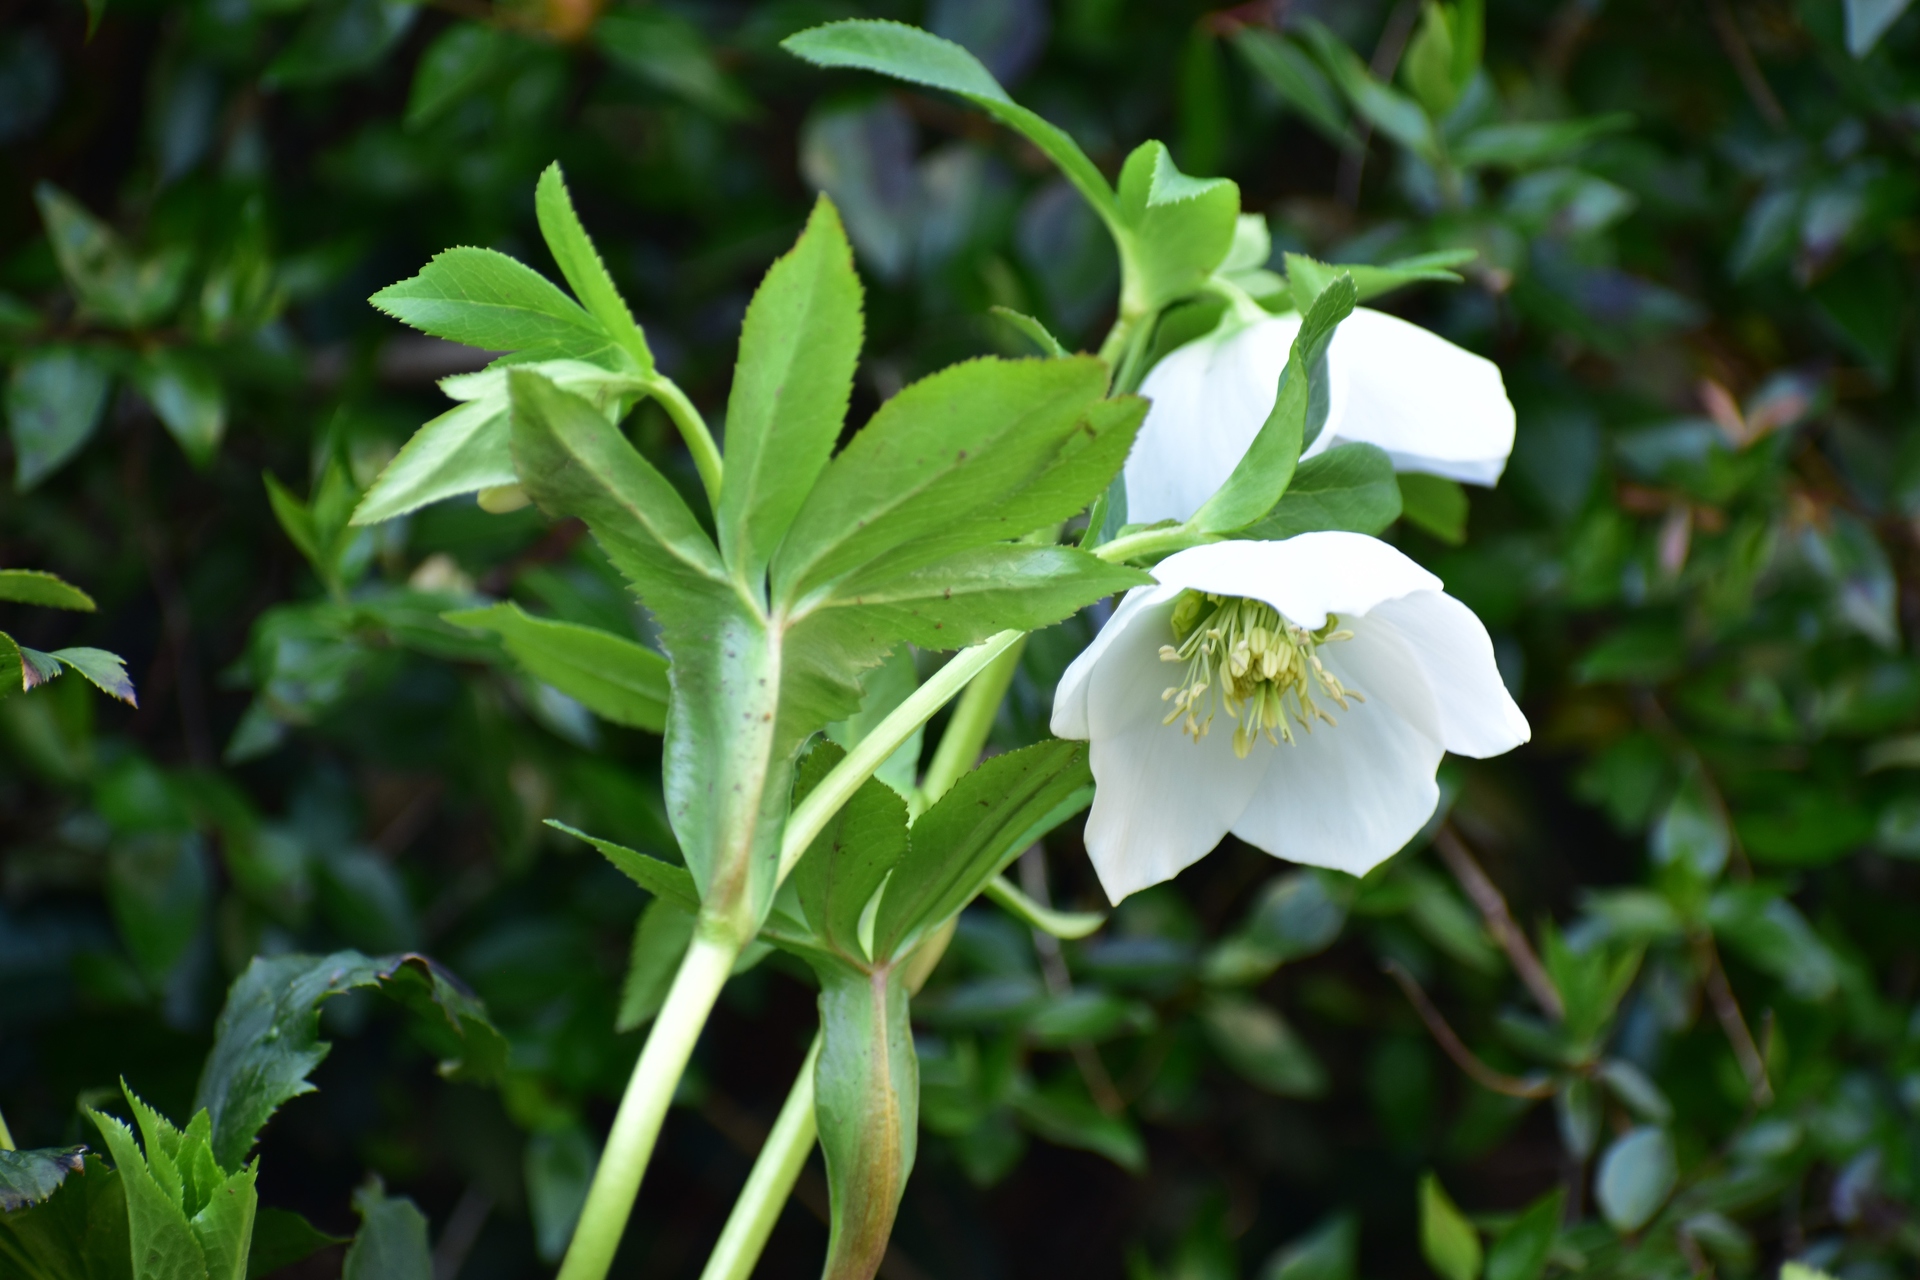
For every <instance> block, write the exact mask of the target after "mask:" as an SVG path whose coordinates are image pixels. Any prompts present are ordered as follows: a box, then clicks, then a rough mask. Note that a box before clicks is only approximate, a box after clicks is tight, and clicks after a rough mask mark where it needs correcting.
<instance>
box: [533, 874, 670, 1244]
mask: <svg viewBox="0 0 1920 1280" xmlns="http://www.w3.org/2000/svg"><path fill="white" fill-rule="evenodd" d="M614 847H615V848H618V847H619V846H617V845H616V846H614ZM635 856H636V857H639V856H641V855H638V854H636V855H635ZM647 861H649V862H651V861H653V859H651V858H649V859H647ZM614 865H615V866H620V865H621V864H620V863H619V862H618V861H615V862H614ZM663 865H664V864H663ZM624 869H625V868H624V867H622V870H624ZM674 870H676V871H677V870H679V868H677V867H676V868H674ZM643 883H644V882H643ZM688 902H691V904H692V905H690V906H689V905H687V903H688ZM699 909H700V899H699V898H698V896H696V895H695V894H694V892H693V880H692V877H688V879H687V883H686V900H685V901H681V900H676V899H673V898H669V897H667V896H666V895H664V894H661V895H659V896H657V897H655V898H654V900H653V901H651V902H649V903H648V904H647V906H646V909H645V910H644V911H642V912H641V913H640V919H639V920H638V921H637V922H636V923H635V924H634V927H633V948H632V951H631V953H630V954H629V955H628V957H627V977H626V981H625V982H623V983H622V984H621V986H620V1012H619V1014H618V1015H617V1016H616V1017H615V1018H614V1022H613V1029H614V1030H615V1031H635V1030H638V1029H639V1028H641V1027H644V1026H646V1025H647V1023H649V1022H651V1021H653V1018H654V1015H655V1014H657V1013H659V1012H660V1006H661V1005H663V1004H665V1003H666V1001H667V989H668V988H669V987H671V986H672V985H673V977H674V974H676V973H677V972H679V969H680V961H681V958H682V957H684V956H685V955H686V954H687V944H688V943H690V942H692V941H693V925H694V912H696V911H698V910H699ZM569 1225H571V1224H569ZM565 1243H566V1242H565V1241H564V1240H563V1241H561V1244H562V1247H564V1246H565Z"/></svg>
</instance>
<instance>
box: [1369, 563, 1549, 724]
mask: <svg viewBox="0 0 1920 1280" xmlns="http://www.w3.org/2000/svg"><path fill="white" fill-rule="evenodd" d="M1365 625H1366V628H1367V630H1368V631H1369V632H1376V633H1377V632H1380V631H1388V630H1391V631H1392V632H1393V633H1394V634H1395V635H1397V636H1398V637H1399V639H1400V641H1401V642H1402V644H1403V645H1404V646H1405V652H1406V653H1407V655H1408V656H1409V658H1410V659H1411V661H1413V662H1415V663H1417V664H1418V667H1419V672H1420V675H1421V677H1422V679H1423V680H1424V682H1425V683H1426V685H1427V686H1428V687H1429V688H1430V689H1432V691H1433V698H1434V702H1435V705H1436V707H1437V709H1438V712H1439V735H1438V736H1439V738H1440V742H1441V744H1442V745H1444V746H1445V747H1446V749H1447V750H1449V751H1452V752H1454V753H1456V754H1458V755H1463V756H1473V757H1475V758H1478V759H1485V758H1486V757H1488V756H1497V755H1499V754H1501V753H1502V752H1505V751H1511V750H1513V749H1514V748H1515V747H1517V746H1519V745H1520V744H1521V743H1523V742H1526V741H1527V740H1528V739H1530V738H1531V737H1532V736H1533V731H1532V729H1531V728H1529V726H1528V725H1527V718H1526V716H1524V715H1522V714H1521V713H1520V708H1519V707H1518V706H1516V705H1515V704H1514V701H1513V697H1512V695H1511V694H1509V693H1508V692H1507V686H1506V682H1505V681H1503V680H1501V678H1500V668H1499V666H1498V665H1497V664H1496V663H1495V662H1494V660H1493V641H1492V640H1491V639H1489V638H1488V636H1487V629H1486V627H1485V626H1484V625H1482V624H1481V622H1480V619H1479V618H1477V617H1475V616H1474V613H1473V610H1471V609H1469V608H1467V606H1465V605H1464V604H1461V603H1460V602H1459V601H1458V600H1455V599H1454V598H1453V597H1452V596H1450V595H1446V594H1443V593H1441V592H1425V591H1423V592H1419V593H1416V594H1414V595H1409V596H1403V597H1401V598H1400V599H1398V600H1388V601H1386V602H1384V603H1382V604H1380V605H1379V606H1377V607H1376V608H1374V610H1373V611H1372V612H1370V613H1369V614H1368V615H1367V617H1366V623H1365ZM1359 629H1360V628H1358V627H1356V628H1355V631H1356V633H1357V632H1358V631H1359ZM1355 638H1356V639H1358V638H1359V637H1358V635H1357V634H1356V637H1355ZM1336 647H1337V646H1336Z"/></svg>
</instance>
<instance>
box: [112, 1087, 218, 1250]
mask: <svg viewBox="0 0 1920 1280" xmlns="http://www.w3.org/2000/svg"><path fill="white" fill-rule="evenodd" d="M88 1114H89V1115H90V1116H91V1117H92V1119H93V1122H94V1124H95V1125H97V1126H98V1127H99V1129H100V1135H101V1137H103V1138H105V1139H106V1143H107V1150H108V1151H109V1152H110V1153H111V1154H112V1156H113V1164H114V1169H115V1171H116V1172H117V1173H118V1174H119V1175H120V1185H121V1186H122V1187H123V1188H124V1189H125V1192H126V1206H127V1235H128V1244H129V1247H130V1249H131V1252H132V1257H133V1271H134V1274H135V1276H137V1277H138V1278H139V1280H148V1277H167V1278H168V1280H171V1277H174V1276H179V1277H182V1280H200V1277H203V1276H206V1274H207V1260H206V1255H205V1254H204V1253H202V1252H201V1249H200V1242H199V1241H198V1240H197V1239H195V1238H194V1234H193V1228H192V1227H191V1226H189V1225H188V1224H187V1214H186V1210H185V1209H184V1208H183V1207H182V1205H181V1203H180V1198H179V1197H180V1194H181V1192H180V1190H179V1188H178V1183H177V1178H178V1172H177V1170H171V1169H170V1170H169V1171H170V1172H173V1173H174V1178H175V1185H174V1186H173V1187H172V1188H168V1187H165V1186H163V1185H162V1183H161V1182H159V1181H158V1180H156V1178H155V1176H154V1170H153V1169H152V1168H150V1167H149V1165H148V1161H147V1159H146V1158H145V1157H144V1156H142V1154H141V1152H140V1147H139V1144H138V1143H136V1142H135V1141H134V1138H133V1130H131V1129H129V1128H128V1127H127V1126H126V1125H125V1124H124V1123H123V1122H121V1121H120V1120H118V1119H116V1118H114V1117H113V1116H109V1115H103V1114H101V1113H100V1112H98V1111H94V1112H89V1113H88ZM161 1159H162V1160H163V1161H164V1160H166V1157H165V1156H164V1154H162V1155H161ZM169 1163H170V1162H169Z"/></svg>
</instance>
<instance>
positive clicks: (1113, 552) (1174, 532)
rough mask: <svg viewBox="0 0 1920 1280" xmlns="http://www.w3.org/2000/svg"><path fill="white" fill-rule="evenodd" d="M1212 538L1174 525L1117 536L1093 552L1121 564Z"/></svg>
mask: <svg viewBox="0 0 1920 1280" xmlns="http://www.w3.org/2000/svg"><path fill="white" fill-rule="evenodd" d="M1208 541H1211V539H1209V538H1207V537H1206V536H1204V535H1200V534H1195V533H1193V532H1192V531H1191V530H1189V529H1188V528H1187V527H1186V526H1185V525H1179V524H1176V525H1172V526H1170V527H1168V528H1165V529H1141V530H1139V531H1138V532H1136V533H1129V534H1127V535H1126V536H1124V537H1119V538H1115V539H1114V540H1113V541H1112V542H1108V543H1104V544H1102V545H1100V546H1098V547H1095V548H1094V551H1093V554H1094V555H1096V556H1099V557H1100V558H1101V559H1102V560H1105V561H1106V562H1107V563H1108V564H1120V563H1123V562H1124V561H1127V560H1133V559H1136V558H1138V557H1140V556H1150V555H1154V554H1156V553H1158V552H1163V551H1169V552H1170V551H1184V550H1185V549H1186V548H1188V547H1191V546H1194V545H1196V544H1198V543H1201V542H1208Z"/></svg>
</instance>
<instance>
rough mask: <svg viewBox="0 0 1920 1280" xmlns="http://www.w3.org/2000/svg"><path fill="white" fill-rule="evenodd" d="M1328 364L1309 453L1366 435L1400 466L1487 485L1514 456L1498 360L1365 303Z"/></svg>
mask: <svg viewBox="0 0 1920 1280" xmlns="http://www.w3.org/2000/svg"><path fill="white" fill-rule="evenodd" d="M1281 359H1282V360H1283V361H1284V360H1285V356H1284V355H1283V356H1282V357H1281ZM1327 366H1328V371H1329V373H1330V374H1331V377H1332V386H1331V388H1330V392H1331V394H1330V396H1329V399H1328V409H1327V424H1326V427H1325V428H1324V429H1323V430H1322V431H1321V433H1320V437H1319V439H1317V440H1315V441H1314V442H1313V447H1312V448H1311V449H1309V450H1307V453H1306V456H1308V457H1312V456H1313V455H1315V454H1318V453H1323V452H1325V451H1326V450H1327V449H1330V448H1332V447H1333V446H1334V445H1336V444H1339V443H1342V442H1345V441H1357V442H1360V443H1364V444H1372V445H1378V446H1379V447H1380V448H1382V449H1385V450H1386V451H1387V453H1388V455H1389V456H1391V457H1392V459H1393V465H1394V466H1395V468H1397V469H1398V470H1401V471H1424V472H1428V473H1430V474H1432V475H1438V476H1447V477H1449V478H1451V479H1454V480H1464V481H1466V482H1467V483H1469V484H1481V485H1492V484H1494V483H1495V482H1497V481H1498V480H1499V479H1500V473H1501V472H1502V471H1504V470H1505V469H1506V465H1507V455H1508V454H1510V453H1512V452H1513V426H1514V415H1513V404H1512V402H1511V401H1509V400H1508V399H1507V389H1506V384H1505V383H1503V382H1502V381H1501V378H1500V367H1499V366H1498V365H1496V364H1494V363H1493V361H1491V360H1488V359H1486V358H1484V357H1482V356H1477V355H1475V354H1473V353H1472V352H1471V351H1467V350H1465V349H1463V348H1460V347H1456V346H1454V345H1453V344H1452V343H1451V342H1448V341H1447V340H1446V339H1445V338H1442V337H1440V336H1439V335H1437V334H1433V333H1429V332H1428V331H1427V330H1425V329H1422V328H1421V327H1420V326H1419V325H1417V324H1409V323H1408V322H1407V321H1405V320H1402V319H1400V318H1399V317H1397V316H1390V315H1387V314H1386V313H1385V312H1382V311H1374V310H1371V309H1370V308H1367V307H1356V308H1355V309H1354V312H1353V314H1352V315H1350V316H1348V317H1347V318H1346V319H1345V320H1343V321H1341V322H1340V327H1339V328H1338V329H1336V330H1334V334H1333V342H1332V343H1331V344H1330V345H1329V346H1328V348H1327ZM1267 403H1268V405H1269V406H1271V405H1272V403H1273V400H1272V396H1271V395H1269V397H1268V400H1267ZM1262 421H1264V417H1263V418H1262ZM1256 429H1257V427H1256ZM1248 439H1249V441H1251V439H1252V437H1251V436H1249V437H1248ZM1243 448H1244V446H1243Z"/></svg>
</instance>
